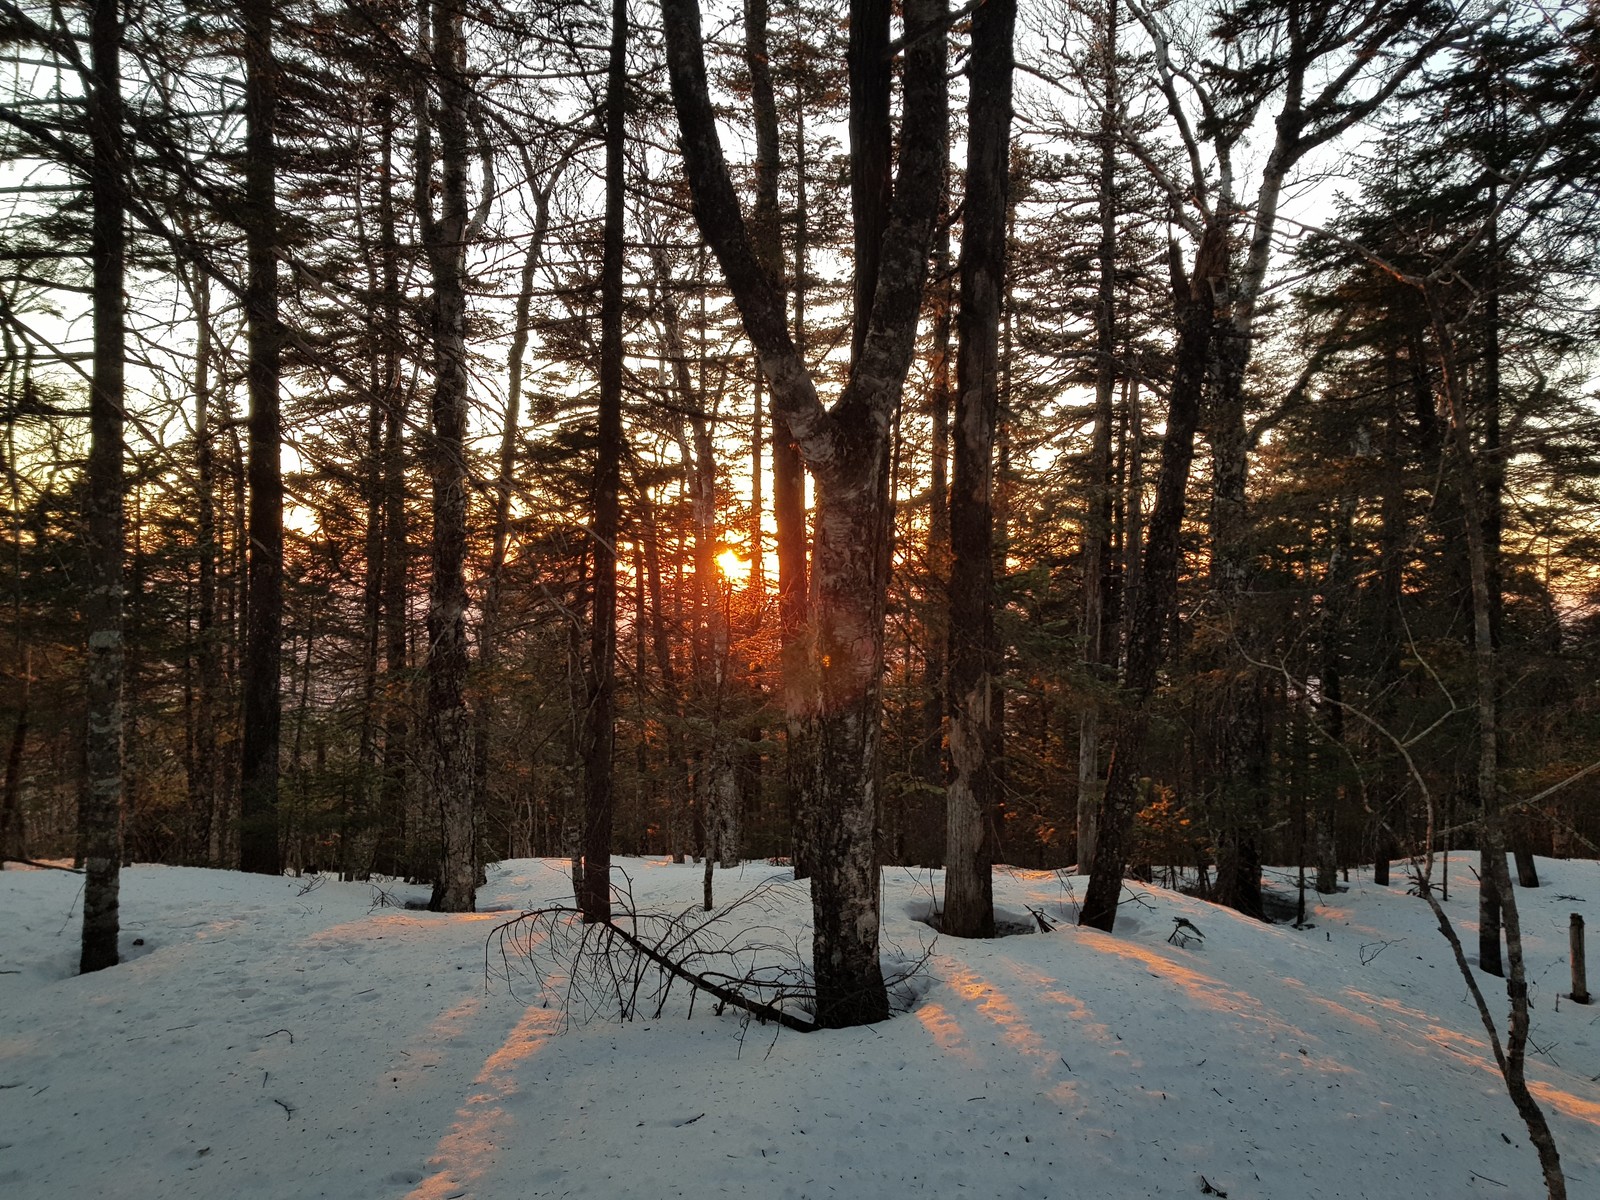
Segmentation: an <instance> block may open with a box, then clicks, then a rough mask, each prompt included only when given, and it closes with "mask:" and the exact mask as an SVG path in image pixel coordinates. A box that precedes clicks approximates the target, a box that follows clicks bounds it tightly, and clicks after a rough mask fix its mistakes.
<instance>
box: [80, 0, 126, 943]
mask: <svg viewBox="0 0 1600 1200" xmlns="http://www.w3.org/2000/svg"><path fill="white" fill-rule="evenodd" d="M89 53H90V63H91V67H90V72H91V74H90V78H89V80H88V81H87V84H88V93H89V94H88V97H87V99H88V103H89V136H90V145H91V148H92V149H91V160H90V162H91V166H90V170H91V171H92V172H93V177H92V179H91V183H92V185H93V186H92V189H91V191H92V196H93V205H94V210H93V222H94V229H93V250H94V253H93V262H94V366H93V376H92V379H91V383H90V391H89V461H88V465H87V468H86V471H85V474H86V477H87V482H88V494H87V509H88V511H87V513H86V521H85V532H86V534H87V539H86V540H87V549H88V576H89V580H88V581H89V587H88V589H87V595H86V598H85V600H84V605H83V616H84V625H85V627H86V632H87V634H88V657H89V667H88V679H87V683H86V685H85V689H84V701H85V707H86V709H87V711H88V731H87V734H86V738H85V745H84V762H85V766H86V773H87V780H86V786H85V788H84V794H83V799H82V803H81V808H80V811H79V818H78V822H79V836H80V838H81V842H82V846H83V863H84V876H85V878H84V891H83V941H82V952H81V954H80V957H79V960H78V969H79V970H80V971H82V972H88V971H98V970H101V969H102V968H104V967H111V966H115V965H116V963H117V957H118V956H117V930H118V905H119V890H120V883H121V869H122V768H123V753H122V720H123V704H122V668H123V628H122V505H123V465H122V459H123V444H122V427H123V412H124V409H123V403H124V397H125V392H124V389H123V358H124V354H125V349H124V339H125V337H126V334H125V324H124V313H123V299H122V286H123V270H124V266H123V264H124V256H125V245H126V240H125V234H124V230H123V212H124V209H125V207H126V202H127V201H126V197H127V190H126V189H127V181H126V176H125V175H124V170H125V167H126V163H125V161H124V156H123V141H122V26H121V20H120V14H119V12H118V4H117V0H96V3H95V5H94V7H93V9H92V10H91V11H90V16H89Z"/></svg>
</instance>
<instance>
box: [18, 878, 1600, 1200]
mask: <svg viewBox="0 0 1600 1200" xmlns="http://www.w3.org/2000/svg"><path fill="white" fill-rule="evenodd" d="M620 866H621V867H622V868H623V869H624V870H625V871H626V872H627V874H628V876H629V877H630V878H631V880H632V887H633V893H634V897H635V903H636V904H637V905H638V906H639V907H640V908H665V909H673V910H678V911H681V910H684V909H686V908H689V907H690V906H692V905H693V904H694V903H695V901H696V900H697V899H698V897H699V896H700V887H701V871H700V869H699V868H698V867H694V866H674V865H672V864H670V863H666V862H662V861H661V860H648V859H646V860H641V859H626V860H621V862H620ZM1539 870H1540V875H1541V878H1542V880H1543V882H1544V886H1543V887H1541V888H1539V889H1537V890H1531V891H1523V890H1520V889H1519V892H1518V901H1519V903H1520V904H1521V907H1522V914H1523V927H1524V930H1525V945H1526V948H1527V954H1528V963H1529V977H1530V982H1531V984H1532V993H1533V1004H1534V1014H1533V1015H1534V1025H1533V1042H1534V1043H1535V1044H1536V1046H1537V1050H1531V1051H1530V1057H1529V1074H1530V1076H1531V1078H1532V1080H1533V1081H1534V1083H1533V1088H1534V1093H1535V1095H1536V1096H1537V1098H1538V1099H1539V1101H1540V1103H1541V1104H1542V1105H1543V1106H1544V1108H1545V1110H1546V1112H1547V1113H1548V1114H1549V1118H1550V1122H1551V1125H1552V1127H1553V1129H1554V1132H1555V1137H1556V1140H1557V1142H1558V1144H1559V1146H1560V1149H1561V1155H1562V1162H1563V1165H1564V1167H1565V1169H1566V1171H1567V1175H1568V1179H1569V1188H1570V1194H1571V1195H1572V1196H1573V1197H1574V1198H1575V1200H1578V1198H1582V1197H1600V1082H1597V1079H1600V1004H1595V1005H1591V1006H1589V1007H1581V1006H1579V1005H1576V1004H1574V1003H1572V1002H1571V1001H1570V1000H1569V999H1568V998H1567V997H1565V996H1564V995H1562V994H1561V993H1563V992H1565V991H1566V990H1567V989H1568V987H1569V986H1570V984H1569V981H1568V964H1567V924H1568V914H1569V913H1571V912H1580V913H1584V914H1585V915H1586V916H1587V917H1589V918H1590V919H1591V920H1593V919H1600V864H1596V863H1594V862H1552V861H1547V860H1543V859H1541V860H1539ZM1270 874H1271V876H1272V878H1273V879H1274V881H1275V886H1276V887H1277V889H1278V890H1280V891H1283V892H1288V891H1289V888H1288V875H1287V873H1285V872H1271V873H1270ZM122 878H123V892H122V916H123V921H124V926H123V948H124V954H125V956H126V959H127V961H125V962H124V963H123V964H122V965H121V966H119V967H116V968H114V969H112V970H108V971H103V972H100V973H98V974H95V975H92V976H84V977H74V976H73V974H72V971H73V968H74V965H75V963H76V959H77V939H78V922H79V913H80V908H79V906H80V902H81V898H80V895H79V889H80V886H81V883H82V880H81V879H80V878H79V877H78V876H75V875H70V874H66V873H64V872H60V871H29V870H7V871H4V872H0V914H3V917H0V1195H4V1196H5V1197H7V1200H30V1198H33V1197H41V1198H42V1197H50V1198H52V1200H65V1198H68V1197H94V1198H97V1200H167V1198H171V1197H184V1196H194V1197H205V1198H206V1200H231V1198H238V1200H258V1198H274V1200H276V1198H283V1200H298V1198H301V1197H323V1196H327V1197H337V1198H338V1200H366V1198H369V1197H372V1198H379V1197H382V1198H393V1200H444V1198H462V1200H465V1198H468V1197H470V1198H473V1200H531V1198H534V1197H564V1196H588V1197H596V1198H598V1200H620V1198H623V1197H640V1198H650V1200H655V1198H658V1197H676V1196H686V1197H695V1198H696V1200H702V1198H707V1197H719V1196H762V1197H766V1198H767V1200H781V1198H793V1200H798V1198H801V1197H812V1198H820V1197H844V1198H853V1197H860V1198H863V1200H865V1198H869V1197H871V1198H875V1197H886V1198H893V1200H899V1198H901V1197H922V1196H928V1197H932V1196H935V1195H937V1196H939V1197H940V1198H941V1200H949V1198H950V1197H953V1196H957V1195H968V1196H973V1197H995V1198H999V1197H1008V1198H1009V1197H1038V1198H1044V1200H1052V1198H1056V1197H1068V1196H1084V1197H1098V1198H1103V1200H1121V1198H1124V1197H1128V1198H1132V1197H1146V1196H1151V1197H1154V1196H1160V1197H1190V1196H1201V1195H1204V1194H1215V1195H1223V1194H1226V1195H1227V1196H1228V1197H1230V1198H1231V1200H1266V1198H1271V1200H1290V1198H1294V1200H1308V1198H1332V1197H1343V1198H1366V1197H1377V1196H1382V1195H1395V1196H1403V1197H1406V1200H1429V1198H1438V1200H1457V1198H1460V1197H1474V1196H1484V1197H1496V1198H1498V1200H1522V1198H1527V1200H1534V1198H1536V1197H1539V1196H1542V1195H1543V1189H1542V1186H1541V1185H1540V1182H1539V1172H1538V1165H1537V1162H1536V1160H1535V1157H1534V1153H1533V1151H1532V1149H1531V1147H1530V1146H1529V1144H1528V1140H1527V1136H1526V1134H1525V1132H1524V1129H1523V1127H1522V1125H1521V1123H1520V1122H1519V1120H1518V1118H1517V1116H1516V1113H1515V1111H1514V1110H1513V1108H1512V1106H1511V1102H1510V1101H1509V1100H1508V1099H1507V1097H1506V1093H1505V1089H1504V1087H1503V1086H1502V1084H1501V1081H1500V1078H1499V1075H1498V1074H1497V1072H1496V1070H1495V1067H1494V1062H1493V1058H1492V1056H1491V1053H1490V1050H1489V1047H1488V1044H1487V1041H1486V1039H1485V1036H1484V1031H1483V1029H1482V1027H1481V1025H1480V1024H1479V1020H1478V1016H1477V1013H1476V1011H1475V1009H1474V1007H1473V1004H1472V1002H1471V999H1470V997H1469V995H1468V993H1467V990H1466V988H1465V986H1464V985H1463V982H1462V979H1461V977H1460V975H1459V974H1458V972H1457V970H1456V967H1455V965H1454V962H1453V960H1452V958H1451V955H1450V951H1449V948H1448V946H1447V945H1446V943H1445V941H1444V939H1443V938H1442V937H1441V936H1440V935H1439V933H1438V931H1437V929H1436V927H1435V925H1434V922H1433V918H1432V916H1431V915H1430V913H1429V912H1428V910H1427V907H1426V905H1425V904H1424V902H1423V901H1421V900H1419V899H1417V898H1416V897H1414V896H1409V895H1407V894H1406V882H1405V878H1404V876H1403V875H1402V874H1400V873H1398V872H1397V874H1396V877H1395V878H1396V880H1397V881H1398V882H1397V883H1396V884H1395V886H1393V887H1390V888H1380V887H1376V886H1374V885H1373V884H1372V882H1371V880H1370V878H1366V877H1355V876H1353V877H1352V880H1351V882H1350V884H1349V886H1348V890H1346V891H1342V892H1340V893H1339V894H1337V895H1332V896H1327V897H1317V896H1316V895H1315V893H1312V895H1311V897H1310V898H1309V900H1308V904H1309V905H1310V911H1309V913H1308V920H1309V922H1310V927H1309V928H1304V929H1295V928H1292V927H1291V926H1290V925H1288V924H1282V923H1280V924H1272V925H1265V924H1260V923H1258V922H1255V921H1250V920H1246V919H1243V918H1240V917H1238V916H1236V915H1234V914H1232V913H1229V912H1226V911H1222V910H1219V909H1215V908H1213V907H1211V906H1209V905H1207V904H1204V903H1201V902H1199V901H1196V900H1193V899H1190V898H1189V897H1186V896H1183V895H1179V894H1177V893H1174V892H1170V891H1166V890H1163V889H1161V888H1158V887H1152V886H1138V887H1137V888H1136V889H1135V894H1134V896H1133V898H1129V899H1128V900H1127V902H1126V903H1125V904H1124V906H1123V909H1122V912H1121V915H1120V917H1119V919H1118V923H1117V931H1116V933H1115V935H1113V936H1106V935H1103V934H1100V933H1096V932H1093V931H1086V930H1080V929H1078V928H1076V927H1075V926H1074V925H1073V924H1072V920H1073V918H1074V916H1075V914H1076V905H1075V901H1074V899H1073V897H1074V894H1076V895H1078V896H1081V895H1082V893H1083V888H1084V883H1085V881H1084V880H1082V879H1073V878H1071V877H1067V876H1059V875H1056V874H1053V873H1049V872H1039V873H1036V872H1024V871H1010V870H1002V871H1000V872H998V873H997V879H996V896H997V904H998V908H999V910H1000V911H1001V915H1002V916H1003V917H1007V918H1008V919H1010V920H1012V921H1015V922H1016V923H1017V924H1018V925H1020V926H1028V925H1031V924H1034V922H1033V918H1032V917H1031V916H1030V913H1029V911H1028V910H1029V909H1030V908H1033V909H1038V910H1039V911H1040V912H1042V913H1043V914H1044V915H1045V917H1046V918H1047V919H1048V920H1050V921H1051V922H1059V924H1058V927H1057V928H1056V929H1055V931H1054V932H1050V933H1044V932H1035V933H1031V934H1028V935H1025V936H1013V937H1006V938H1002V939H998V940H995V941H992V942H968V941H961V940H958V939H955V938H949V937H936V936H935V935H934V933H933V931H932V930H931V929H929V928H928V926H927V925H926V924H924V923H923V922H922V918H925V917H926V916H927V914H928V910H929V905H930V901H931V899H932V897H933V896H934V895H935V894H936V893H937V891H938V890H939V888H940V882H939V876H938V873H937V872H934V873H932V874H930V873H929V872H928V871H910V870H900V869H890V870H887V871H886V872H885V874H884V884H883V908H884V933H885V947H886V962H887V965H888V966H890V967H891V968H892V967H894V966H895V965H896V964H899V963H904V962H906V961H910V960H916V959H918V958H920V957H922V956H923V954H924V951H925V949H927V948H931V953H929V955H928V958H927V962H926V968H925V970H926V975H925V977H924V979H923V980H922V982H921V984H920V985H919V986H916V987H914V988H913V989H911V991H913V992H915V993H917V995H916V997H915V1000H914V1003H913V1005H912V1007H911V1009H910V1011H909V1012H907V1013H905V1014H903V1015H899V1016H896V1017H895V1018H894V1019H892V1020H890V1021H889V1022H887V1023H885V1024H883V1025H879V1026H876V1027H873V1028H867V1029H853V1030H847V1031H841V1032H828V1033H819V1034H800V1033H792V1032H787V1031H785V1032H781V1033H775V1032H774V1027H773V1026H770V1025H769V1026H765V1027H762V1026H756V1025H753V1024H748V1023H746V1022H744V1021H743V1020H741V1018H740V1016H739V1014H737V1013H736V1012H733V1011H731V1010H730V1011H728V1012H726V1013H724V1014H722V1015H717V1014H716V1013H715V1012H714V1010H713V1006H712V1005H711V1004H710V1003H708V1002H707V1001H706V1000H705V999H704V998H702V999H701V1000H700V1001H698V1002H697V1003H696V1004H695V1005H694V1006H693V1011H692V1013H691V1012H690V1011H689V1007H690V1006H689V1004H688V1002H687V995H686V994H685V992H684V989H682V988H681V986H680V987H679V988H677V989H675V991H674V993H673V995H672V996H671V997H670V1003H669V1006H668V1008H667V1010H666V1012H665V1013H664V1014H663V1015H661V1016H656V1015H655V1014H654V1013H653V1011H652V1010H651V1007H650V1006H646V1008H645V1009H644V1011H643V1013H642V1015H640V1016H638V1017H637V1018H636V1019H634V1020H632V1021H629V1022H625V1023H624V1022H619V1021H616V1020H614V1019H608V1018H607V1017H606V1016H602V1015H598V1014H589V1013H587V1012H585V1011H581V1010H582V1009H583V1007H584V1006H583V1005H581V1004H577V1005H573V1004H563V1002H562V997H563V996H567V995H570V993H569V992H566V991H564V990H558V991H557V993H556V994H554V995H551V996H548V997H547V996H544V995H541V993H540V992H539V990H538V988H537V986H536V984H535V982H534V980H533V979H532V977H531V975H530V974H529V972H528V970H527V969H526V965H525V964H524V966H523V967H522V968H521V969H518V967H517V963H516V961H515V960H512V962H511V964H510V965H511V967H512V968H513V969H512V970H511V971H510V972H509V975H508V973H507V971H506V969H505V967H506V963H504V962H503V961H502V960H501V958H500V956H499V953H498V950H497V949H495V948H494V947H493V945H491V946H490V951H491V952H490V953H488V954H486V939H487V938H488V936H489V934H490V932H491V931H492V930H493V929H494V928H495V926H496V925H497V924H499V923H500V922H503V921H504V920H506V919H507V918H508V917H510V916H513V915H515V912H516V911H519V910H521V909H523V908H532V907H537V906H539V905H541V904H545V903H561V902H563V901H564V899H565V896H566V894H567V880H566V877H565V875H564V873H563V869H562V864H559V863H553V862H545V861H537V860H520V861H512V862H505V863H500V864H498V865H496V866H494V867H492V868H491V869H490V871H489V882H488V885H487V886H486V887H485V888H483V889H482V891H481V892H480V905H481V907H483V908H484V909H496V908H497V909H499V910H500V911H484V912H480V913H476V914H472V915H467V916H447V915H439V914H433V913H428V912H419V911H409V910H407V909H404V908H396V907H390V906H387V905H382V904H377V903H375V901H376V900H377V899H379V897H378V894H377V889H376V888H374V887H373V886H372V885H365V884H344V883H339V882H337V881H336V880H331V879H329V880H326V881H322V882H316V881H315V880H311V879H291V878H263V877H259V876H246V875H240V874H235V873H229V872H222V871H204V870H193V869H184V868H173V867H155V866H140V867H134V868H132V869H129V870H127V871H125V872H124V873H123V877H122ZM768 881H770V883H769V888H768V889H767V890H766V891H765V893H764V895H763V896H762V900H761V903H760V904H758V905H750V906H748V907H746V908H744V909H741V910H739V913H738V914H737V917H738V919H741V920H745V921H748V922H750V923H751V924H752V925H753V926H755V927H758V931H757V932H756V933H755V935H754V938H755V940H757V941H759V942H761V943H762V944H765V945H771V946H780V945H785V944H787V945H789V946H791V947H792V946H793V945H796V944H798V945H800V946H805V945H806V944H807V943H808V940H809V932H808V928H807V926H808V919H809V902H808V899H807V892H806V889H805V887H804V885H796V884H795V883H794V882H793V881H792V877H791V875H790V873H789V872H788V870H787V869H785V868H781V867H774V866H768V865H765V864H750V865H747V866H745V867H742V868H739V869H736V870H719V871H717V872H716V889H717V896H718V899H719V900H723V901H726V900H730V899H732V898H734V897H735V896H737V895H739V894H741V893H743V892H745V891H747V890H749V889H751V888H753V887H755V886H756V885H758V884H762V883H764V882H768ZM388 890H389V895H390V897H391V898H393V899H395V900H398V901H400V902H404V901H406V900H412V901H419V900H422V899H425V893H424V891H423V890H422V889H420V888H407V887H405V886H403V885H402V886H390V887H389V889H388ZM1450 896H1451V899H1450V902H1449V905H1448V909H1449V911H1450V913H1451V915H1452V917H1453V918H1454V919H1455V920H1456V922H1457V924H1458V928H1459V929H1460V930H1461V934H1462V938H1463V940H1464V941H1465V942H1466V944H1467V945H1468V947H1469V948H1470V947H1472V946H1474V945H1475V936H1474V931H1475V920H1474V918H1475V902H1476V886H1475V880H1474V876H1473V874H1472V872H1471V871H1470V869H1469V865H1468V863H1466V862H1464V861H1462V860H1460V859H1459V858H1458V859H1456V860H1454V861H1453V862H1452V863H1451V865H1450ZM1177 917H1182V918H1185V919H1186V920H1188V921H1190V922H1192V923H1193V924H1194V925H1196V926H1198V928H1199V929H1200V931H1201V932H1203V934H1204V935H1205V936H1204V940H1203V941H1198V942H1193V943H1191V944H1190V945H1188V946H1187V947H1180V946H1178V945H1174V944H1171V943H1169V942H1168V940H1167V939H1168V935H1169V933H1170V931H1171V930H1172V929H1173V928H1174V919H1175V918H1177ZM1591 941H1593V939H1591ZM1595 959H1596V967H1597V970H1596V971H1595V972H1593V973H1592V974H1591V980H1592V981H1593V983H1595V984H1596V985H1600V948H1597V950H1596V952H1595ZM1480 982H1481V983H1482V984H1483V985H1484V986H1485V990H1486V994H1487V995H1488V996H1489V999H1490V1003H1491V1007H1492V1010H1493V1011H1494V1013H1495V1015H1496V1016H1497V1017H1498V1018H1500V1019H1502V1020H1503V1019H1504V1016H1505V1011H1506V1007H1507V1006H1506V1001H1505V992H1504V987H1503V985H1501V984H1500V983H1499V981H1498V980H1495V979H1492V978H1490V977H1487V976H1482V975H1480ZM1208 1188H1209V1189H1210V1192H1209V1193H1208V1191H1207V1189H1208Z"/></svg>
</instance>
